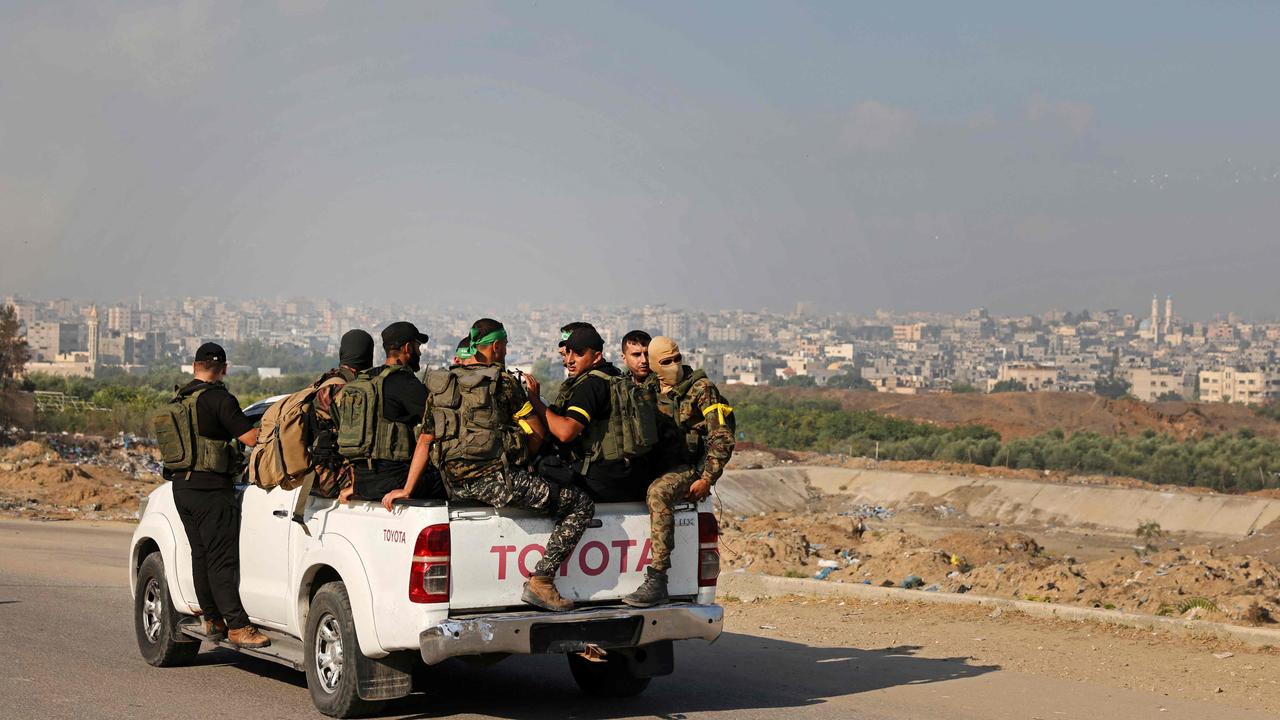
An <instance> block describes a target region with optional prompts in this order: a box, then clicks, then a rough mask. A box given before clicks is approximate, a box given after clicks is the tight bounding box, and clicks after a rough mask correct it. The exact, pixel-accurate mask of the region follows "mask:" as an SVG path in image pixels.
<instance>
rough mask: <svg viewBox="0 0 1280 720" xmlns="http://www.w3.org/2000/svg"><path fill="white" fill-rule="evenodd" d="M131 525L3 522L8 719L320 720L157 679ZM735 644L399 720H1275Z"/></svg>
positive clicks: (511, 663) (430, 705)
mask: <svg viewBox="0 0 1280 720" xmlns="http://www.w3.org/2000/svg"><path fill="white" fill-rule="evenodd" d="M130 532H131V528H130V527H129V526H123V525H120V526H88V525H83V524H73V523H66V522H50V523H36V522H26V521H0V717H3V718H15V719H16V718H128V719H129V720H138V719H139V718H183V719H200V718H228V717H270V718H315V717H320V716H319V715H318V713H316V712H315V710H314V709H313V707H312V705H311V699H310V696H309V695H308V693H307V689H306V681H305V678H304V676H303V675H302V673H298V672H294V671H292V670H288V669H286V668H283V667H280V666H277V665H274V664H272V663H269V662H266V661H262V660H256V659H252V658H248V657H244V656H241V655H239V654H237V653H234V652H231V651H228V650H222V649H217V650H209V651H206V652H203V653H201V654H200V655H199V656H198V658H197V660H196V663H195V665H193V666H191V667H185V668H173V669H158V668H152V667H150V666H148V665H146V664H145V663H144V662H142V660H141V659H140V658H139V656H138V652H137V647H136V645H135V640H134V631H133V620H132V615H131V612H132V610H131V608H132V605H131V601H130V595H129V590H128V587H127V586H126V585H127V580H126V578H127V575H126V572H125V563H126V557H127V547H128V542H129V535H130ZM730 630H731V631H730V632H726V633H725V634H724V636H723V637H722V638H721V639H720V640H719V641H718V642H716V643H715V644H713V645H708V644H705V643H702V642H700V641H690V642H687V643H682V644H678V645H677V649H676V672H675V674H674V675H671V676H669V677H664V678H658V679H656V680H654V682H653V684H652V685H650V687H649V690H648V691H647V692H646V693H645V694H644V695H641V696H640V697H637V698H631V699H627V700H611V701H605V700H595V699H591V698H587V697H584V696H583V695H581V694H580V693H579V692H578V690H577V687H576V686H575V685H574V683H573V680H572V678H571V677H570V675H569V671H568V667H567V665H566V663H565V661H564V659H563V658H560V657H552V656H543V657H516V658H510V659H508V660H505V661H503V662H501V663H499V664H497V665H493V666H491V667H486V668H478V667H472V666H468V665H464V664H462V663H456V664H455V663H447V664H445V665H442V666H439V667H436V668H431V669H427V670H426V671H425V672H423V673H422V675H421V678H419V679H418V682H417V683H416V684H417V685H418V686H419V687H418V688H417V690H416V691H415V693H414V694H413V695H410V696H409V697H407V698H403V699H401V700H398V701H395V702H393V703H391V704H390V705H389V706H388V707H387V709H386V711H385V715H384V716H385V717H394V718H437V717H466V718H481V717H493V718H565V717H573V718H624V717H658V718H668V719H671V720H676V719H683V718H709V717H730V716H732V717H734V718H749V719H750V718H770V719H773V718H778V717H781V716H785V717H787V718H788V720H790V719H793V718H831V717H839V718H860V719H866V720H877V719H881V718H884V719H893V720H908V719H910V720H916V719H919V718H962V719H973V720H998V719H1003V718H1010V719H1014V718H1017V719H1019V720H1027V719H1029V718H1045V719H1049V718H1054V719H1056V718H1087V719H1088V720H1106V719H1108V718H1124V719H1125V720H1131V719H1133V718H1147V717H1150V718H1163V719H1169V718H1187V719H1188V720H1191V719H1196V720H1199V719H1200V718H1206V717H1220V718H1226V717H1230V718H1233V719H1234V720H1251V719H1253V718H1265V717H1271V716H1269V715H1263V714H1260V713H1249V712H1247V711H1241V710H1239V709H1234V708H1224V707H1222V706H1217V705H1210V704H1203V703H1196V702H1187V701H1179V700H1175V699H1173V698H1169V697H1164V696H1161V695H1159V694H1156V693H1145V692H1138V691H1130V690H1117V689H1114V688H1104V687H1097V686H1091V685H1087V684H1083V683H1078V682H1070V681H1066V680H1058V679H1053V678H1045V677H1040V676H1035V675H1028V674H1021V673H1015V672H1010V671H1005V670H1001V669H1000V668H999V667H994V666H984V665H977V664H972V663H970V662H969V661H968V660H967V659H965V658H925V657H920V656H917V655H916V654H915V651H916V649H917V648H918V647H920V646H922V645H924V644H926V643H927V642H928V638H910V641H911V644H910V645H903V646H901V647H897V648H888V649H885V648H879V649H875V650H867V649H862V648H858V647H855V646H849V647H814V646H810V645H804V644H798V643H794V642H788V641H780V640H776V639H770V638H763V637H759V636H756V635H751V634H748V633H745V632H732V630H733V628H732V627H731V628H730Z"/></svg>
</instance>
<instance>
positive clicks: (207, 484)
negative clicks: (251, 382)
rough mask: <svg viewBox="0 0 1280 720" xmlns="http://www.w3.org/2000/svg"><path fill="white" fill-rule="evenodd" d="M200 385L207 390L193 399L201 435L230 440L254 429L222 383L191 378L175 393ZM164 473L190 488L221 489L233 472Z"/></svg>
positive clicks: (232, 480)
mask: <svg viewBox="0 0 1280 720" xmlns="http://www.w3.org/2000/svg"><path fill="white" fill-rule="evenodd" d="M202 387H208V388H209V389H208V390H205V391H204V393H202V394H201V395H200V397H198V398H196V424H197V425H198V426H199V429H200V437H203V438H208V439H210V440H222V441H225V442H231V441H232V440H235V439H236V438H238V437H240V436H241V435H243V434H245V433H247V432H249V431H250V430H252V429H253V421H252V420H250V419H249V418H248V417H247V416H246V415H245V414H244V412H243V411H241V410H240V401H238V400H236V396H235V395H232V394H231V393H230V392H229V391H228V390H227V386H226V385H223V384H222V383H214V384H212V385H209V384H207V383H205V382H204V381H203V380H192V381H191V382H189V383H187V384H186V385H185V386H183V387H182V389H181V390H179V391H178V394H179V395H182V396H187V395H190V394H192V393H194V392H195V391H197V390H199V389H200V388H202ZM164 475H165V477H166V478H167V479H169V480H172V481H173V482H174V483H175V484H176V485H179V486H181V487H186V488H191V489H193V490H220V489H223V488H229V487H231V486H232V485H234V484H235V475H232V474H228V475H222V474H220V473H215V472H203V471H202V472H192V473H191V474H190V477H188V476H187V473H185V472H175V473H170V472H169V471H167V470H166V471H165V473H164Z"/></svg>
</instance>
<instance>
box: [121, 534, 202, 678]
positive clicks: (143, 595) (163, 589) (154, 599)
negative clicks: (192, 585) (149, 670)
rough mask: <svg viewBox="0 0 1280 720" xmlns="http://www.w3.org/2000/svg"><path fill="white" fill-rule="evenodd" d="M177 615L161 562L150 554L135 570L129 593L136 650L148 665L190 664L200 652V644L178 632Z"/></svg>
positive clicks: (162, 561) (158, 557)
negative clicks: (130, 594)
mask: <svg viewBox="0 0 1280 720" xmlns="http://www.w3.org/2000/svg"><path fill="white" fill-rule="evenodd" d="M179 619H180V616H179V614H178V611H177V609H175V608H174V607H173V600H172V599H170V597H169V583H168V582H166V581H165V579H164V560H162V559H161V558H160V553H158V552H153V553H151V554H150V555H148V556H147V559H146V560H143V561H142V566H141V567H139V568H138V580H137V584H136V585H135V586H134V592H133V629H134V633H135V634H136V635H137V636H138V651H139V652H140V653H142V659H143V660H146V661H147V664H148V665H154V666H155V667H176V666H179V665H190V664H191V661H192V660H194V659H195V657H196V653H198V652H200V643H199V642H197V641H195V640H194V639H190V638H187V637H185V636H184V635H183V634H182V631H181V630H179V629H178V620H179Z"/></svg>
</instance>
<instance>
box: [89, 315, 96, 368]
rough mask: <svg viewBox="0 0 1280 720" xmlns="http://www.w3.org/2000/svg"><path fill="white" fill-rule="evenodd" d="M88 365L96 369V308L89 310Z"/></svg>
mask: <svg viewBox="0 0 1280 720" xmlns="http://www.w3.org/2000/svg"><path fill="white" fill-rule="evenodd" d="M89 365H90V367H92V368H93V369H94V371H95V374H96V371H97V369H98V306H97V305H93V306H91V307H90V308H89Z"/></svg>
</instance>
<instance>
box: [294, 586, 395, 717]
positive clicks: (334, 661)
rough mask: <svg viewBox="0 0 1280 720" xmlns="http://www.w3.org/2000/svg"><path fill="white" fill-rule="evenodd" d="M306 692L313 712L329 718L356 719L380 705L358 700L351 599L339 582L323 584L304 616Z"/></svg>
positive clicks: (358, 649) (355, 644) (356, 659)
mask: <svg viewBox="0 0 1280 720" xmlns="http://www.w3.org/2000/svg"><path fill="white" fill-rule="evenodd" d="M305 637H306V646H305V651H304V653H303V657H304V658H305V662H306V666H307V689H308V690H310V691H311V701H312V702H314V703H315V705H316V709H317V710H319V711H320V712H322V713H324V714H325V715H328V716H329V717H338V718H349V717H359V716H361V715H368V714H372V713H375V712H377V711H378V710H380V709H381V708H382V706H383V705H384V704H385V703H384V702H382V701H380V700H378V701H370V700H365V699H363V698H361V697H360V693H359V689H358V684H359V678H358V677H357V674H358V673H357V671H356V662H357V661H358V658H359V656H360V643H359V642H358V641H357V640H356V627H355V621H354V620H353V619H352V613H351V600H350V598H348V597H347V588H346V586H345V585H343V584H342V583H340V582H330V583H325V585H324V586H323V587H321V588H320V590H319V592H317V593H316V596H315V598H314V599H313V600H312V601H311V610H310V612H308V613H307V631H306V635H305Z"/></svg>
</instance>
